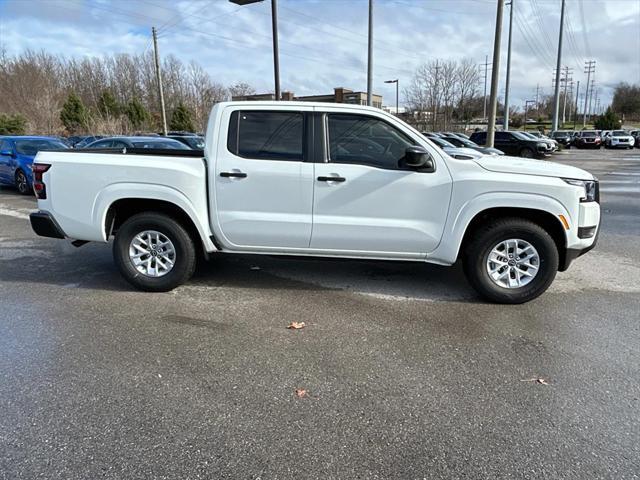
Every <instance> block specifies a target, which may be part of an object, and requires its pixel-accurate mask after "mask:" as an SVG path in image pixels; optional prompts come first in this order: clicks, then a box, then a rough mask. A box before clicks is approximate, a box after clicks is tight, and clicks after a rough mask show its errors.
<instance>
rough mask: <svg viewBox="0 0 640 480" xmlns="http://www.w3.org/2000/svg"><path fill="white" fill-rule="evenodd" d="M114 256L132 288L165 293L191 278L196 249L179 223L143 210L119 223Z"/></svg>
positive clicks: (162, 215) (159, 214) (194, 264)
mask: <svg viewBox="0 0 640 480" xmlns="http://www.w3.org/2000/svg"><path fill="white" fill-rule="evenodd" d="M113 258H114V260H115V262H116V265H117V266H118V269H119V270H120V273H121V274H122V276H123V277H124V278H125V279H126V280H127V281H128V282H129V283H131V284H132V285H133V286H134V287H136V288H139V289H140V290H145V291H149V292H167V291H169V290H172V289H174V288H175V287H177V286H179V285H182V284H183V283H185V282H186V281H187V280H189V278H191V275H193V272H194V270H195V266H196V249H195V246H194V244H193V239H192V238H191V236H190V235H189V233H187V231H186V230H185V229H184V227H183V226H182V225H180V224H179V223H178V222H176V221H175V220H173V219H172V218H170V217H168V216H167V215H164V214H161V213H155V212H146V213H140V214H137V215H134V216H132V217H131V218H129V219H128V220H127V221H125V222H124V223H123V224H122V225H121V226H120V228H119V229H118V233H117V234H116V238H115V242H114V244H113Z"/></svg>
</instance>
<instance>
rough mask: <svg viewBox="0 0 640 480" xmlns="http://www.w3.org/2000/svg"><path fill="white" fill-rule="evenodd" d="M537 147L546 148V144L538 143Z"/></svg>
mask: <svg viewBox="0 0 640 480" xmlns="http://www.w3.org/2000/svg"><path fill="white" fill-rule="evenodd" d="M536 146H537V147H542V148H547V144H546V143H544V142H538V144H537V145H536Z"/></svg>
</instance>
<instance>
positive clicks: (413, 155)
mask: <svg viewBox="0 0 640 480" xmlns="http://www.w3.org/2000/svg"><path fill="white" fill-rule="evenodd" d="M404 163H405V165H406V166H407V167H409V168H411V169H413V170H419V171H421V172H435V171H436V167H435V163H434V161H433V158H431V155H429V152H428V151H427V149H426V148H424V147H420V146H414V147H408V148H407V149H406V150H405V154H404Z"/></svg>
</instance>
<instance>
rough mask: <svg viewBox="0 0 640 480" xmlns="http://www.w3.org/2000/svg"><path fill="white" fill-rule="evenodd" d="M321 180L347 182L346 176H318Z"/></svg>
mask: <svg viewBox="0 0 640 480" xmlns="http://www.w3.org/2000/svg"><path fill="white" fill-rule="evenodd" d="M318 181H319V182H346V181H347V179H346V178H344V177H318Z"/></svg>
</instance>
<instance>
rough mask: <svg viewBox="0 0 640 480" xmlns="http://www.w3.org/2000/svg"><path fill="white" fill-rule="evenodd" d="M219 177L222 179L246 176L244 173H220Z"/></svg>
mask: <svg viewBox="0 0 640 480" xmlns="http://www.w3.org/2000/svg"><path fill="white" fill-rule="evenodd" d="M220 176H221V177H224V178H246V177H247V174H246V173H244V172H220Z"/></svg>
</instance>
